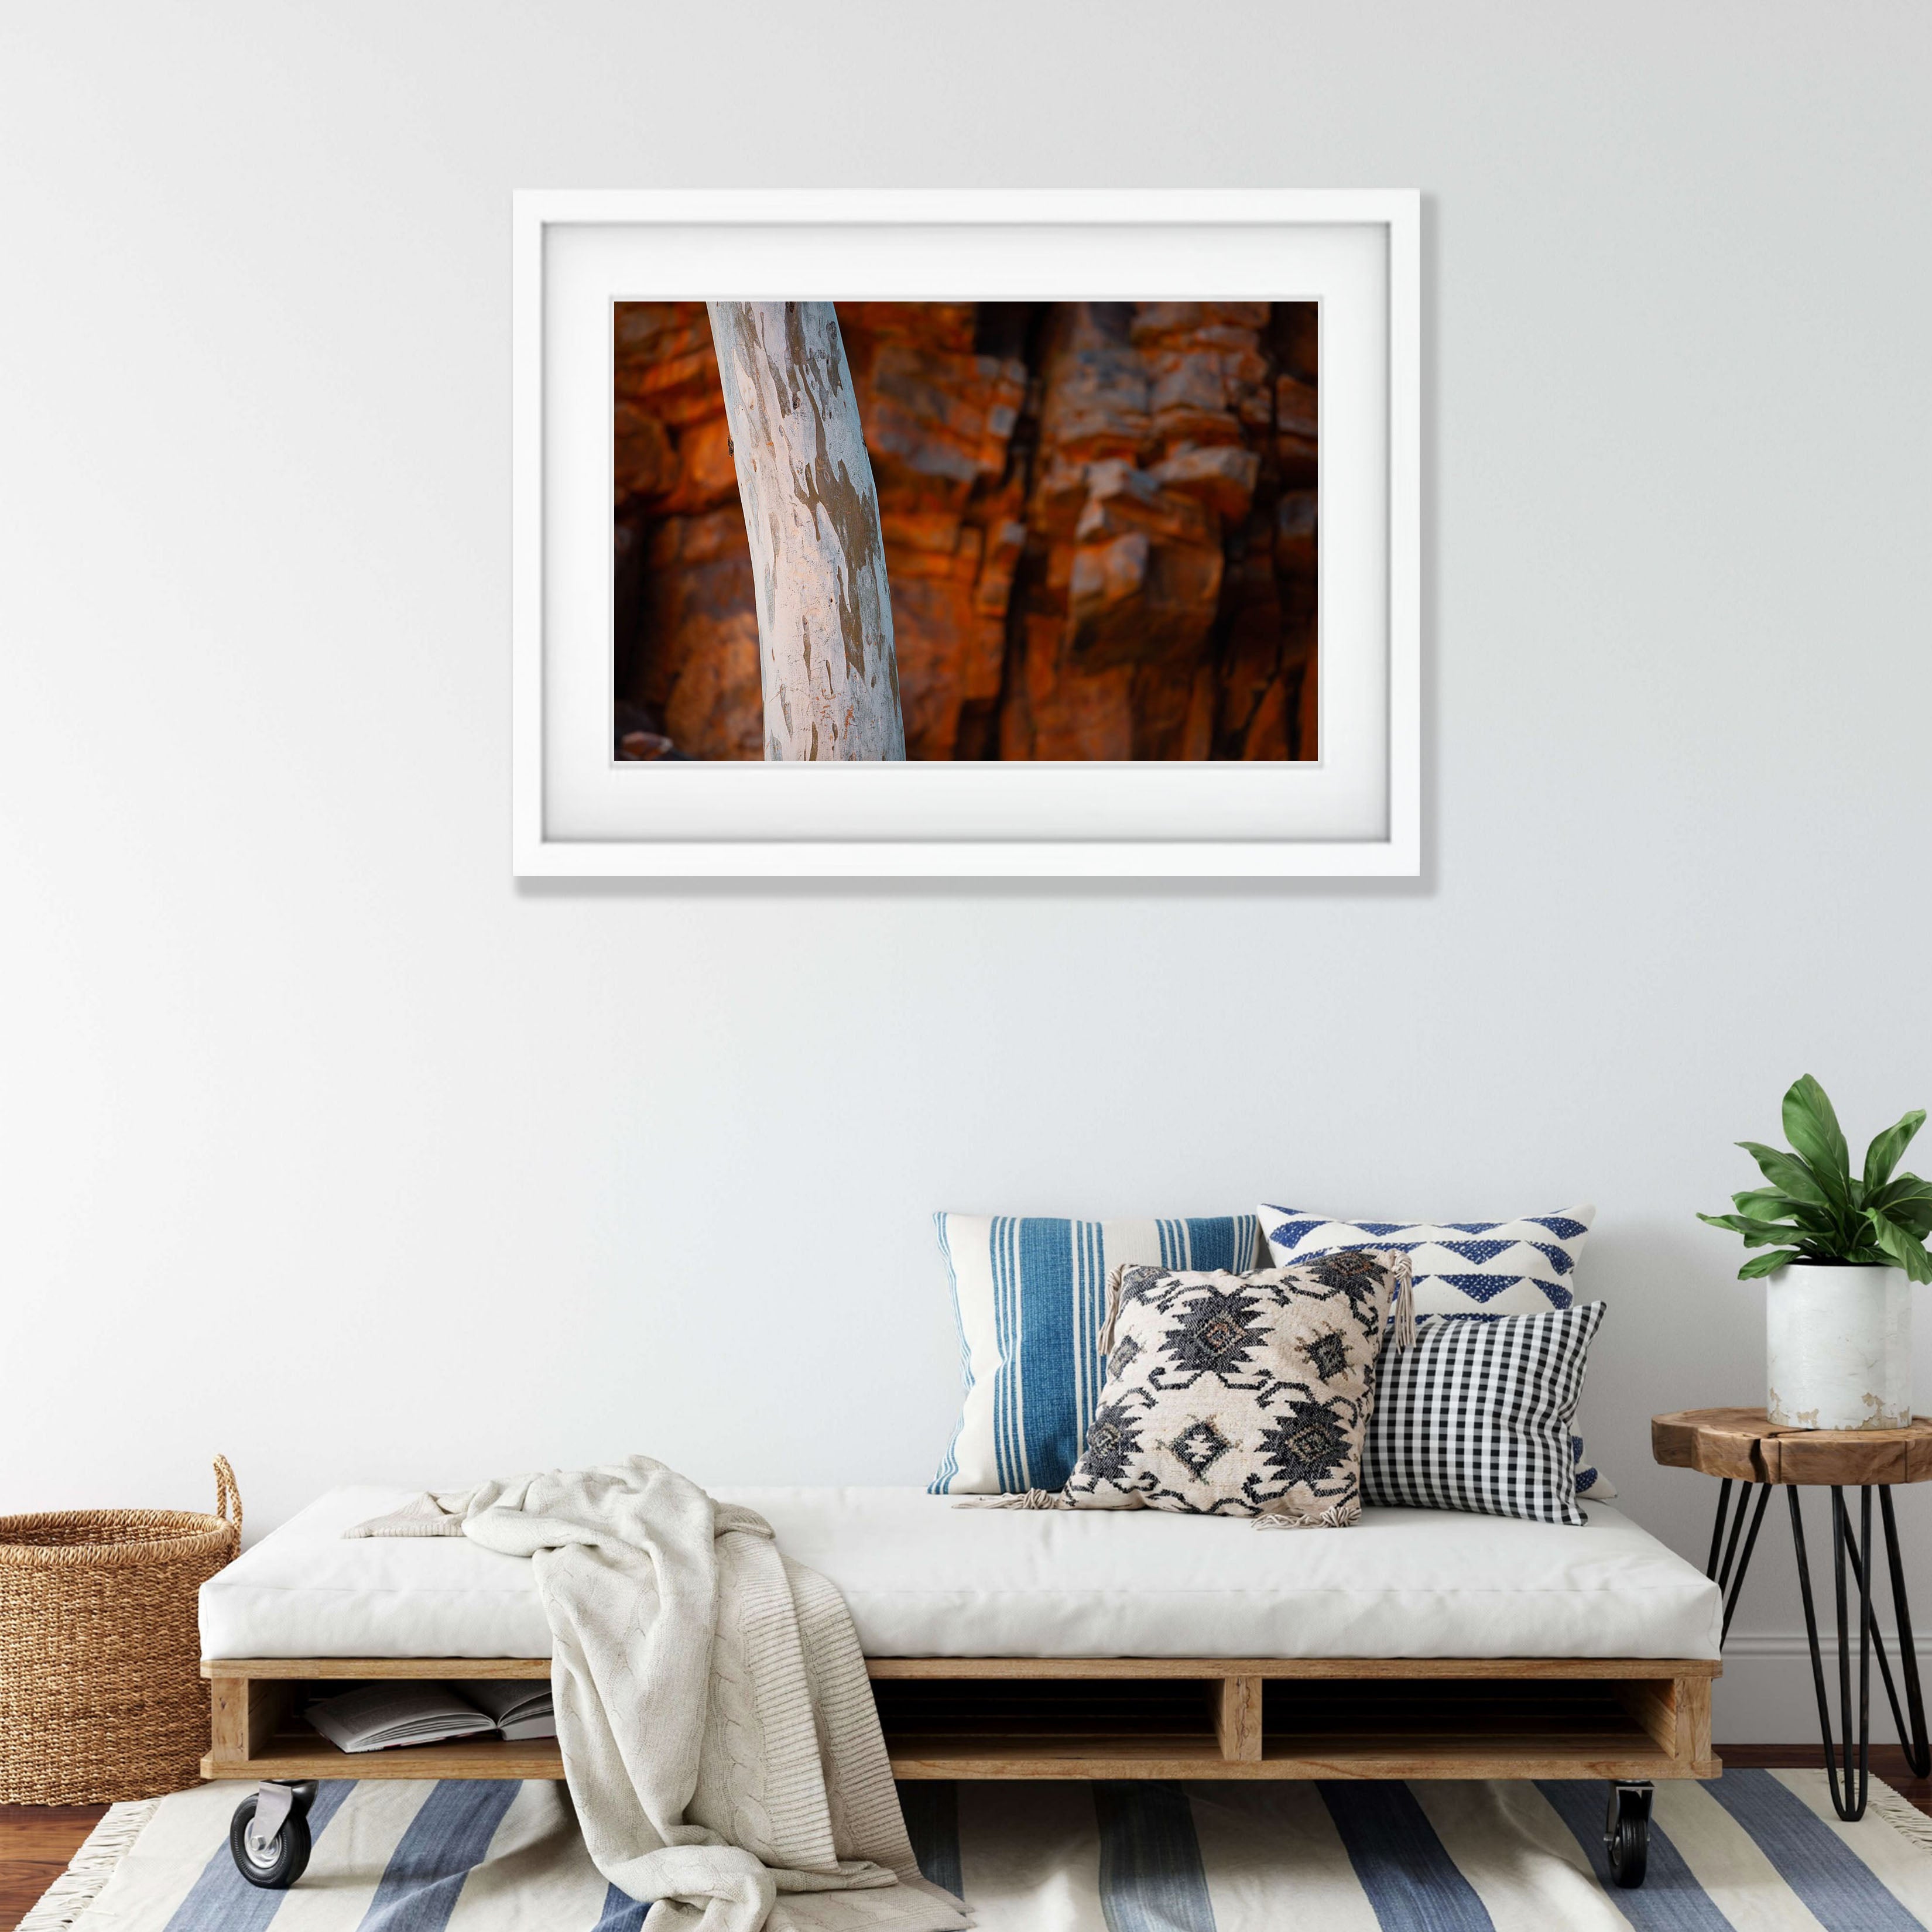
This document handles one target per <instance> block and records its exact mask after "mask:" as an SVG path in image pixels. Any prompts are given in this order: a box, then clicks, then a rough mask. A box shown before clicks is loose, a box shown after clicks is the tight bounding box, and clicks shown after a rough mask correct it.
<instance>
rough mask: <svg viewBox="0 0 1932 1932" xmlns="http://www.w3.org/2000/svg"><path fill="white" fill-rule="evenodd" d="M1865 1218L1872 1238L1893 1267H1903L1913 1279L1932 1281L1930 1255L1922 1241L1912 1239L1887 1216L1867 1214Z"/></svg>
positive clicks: (1931, 1260)
mask: <svg viewBox="0 0 1932 1932" xmlns="http://www.w3.org/2000/svg"><path fill="white" fill-rule="evenodd" d="M1865 1219H1866V1220H1867V1222H1868V1223H1870V1227H1871V1231H1872V1239H1873V1241H1875V1242H1876V1244H1877V1245H1878V1247H1879V1250H1880V1252H1881V1253H1882V1254H1883V1255H1884V1256H1885V1259H1887V1260H1888V1261H1889V1262H1891V1264H1892V1265H1893V1266H1894V1268H1903V1269H1904V1271H1905V1272H1906V1274H1907V1275H1908V1276H1909V1277H1910V1278H1911V1279H1912V1280H1914V1281H1932V1255H1928V1254H1927V1253H1926V1252H1925V1244H1924V1242H1923V1241H1915V1240H1913V1238H1912V1236H1911V1235H1909V1234H1907V1233H1906V1231H1905V1230H1904V1229H1903V1228H1901V1227H1900V1226H1899V1225H1898V1223H1897V1222H1896V1221H1894V1220H1891V1219H1890V1218H1889V1217H1888V1216H1885V1215H1883V1214H1867V1215H1866V1217H1865Z"/></svg>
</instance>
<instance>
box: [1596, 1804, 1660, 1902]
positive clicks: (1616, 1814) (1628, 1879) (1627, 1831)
mask: <svg viewBox="0 0 1932 1932" xmlns="http://www.w3.org/2000/svg"><path fill="white" fill-rule="evenodd" d="M1650 1796H1651V1794H1650V1791H1649V1787H1645V1786H1638V1787H1632V1786H1630V1785H1628V1784H1621V1785H1613V1786H1612V1787H1611V1789H1610V1815H1609V1817H1607V1818H1606V1819H1605V1820H1604V1855H1605V1856H1606V1857H1607V1858H1608V1859H1609V1861H1610V1876H1611V1877H1612V1878H1613V1879H1614V1880H1615V1881H1616V1883H1617V1885H1619V1887H1621V1888H1622V1889H1623V1890H1624V1891H1634V1889H1635V1888H1637V1886H1638V1885H1641V1884H1643V1875H1644V1870H1645V1868H1646V1867H1647V1866H1648V1865H1649V1863H1650Z"/></svg>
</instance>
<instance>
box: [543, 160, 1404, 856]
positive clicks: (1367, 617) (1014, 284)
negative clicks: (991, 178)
mask: <svg viewBox="0 0 1932 1932" xmlns="http://www.w3.org/2000/svg"><path fill="white" fill-rule="evenodd" d="M1262 295H1270V296H1272V297H1273V298H1274V299H1294V300H1302V299H1314V300H1317V301H1319V302H1321V303H1322V305H1323V313H1322V388H1321V404H1320V407H1321V409H1322V424H1321V430H1320V446H1321V449H1322V484H1321V488H1322V507H1321V517H1322V544H1321V547H1320V551H1319V558H1318V565H1317V567H1318V568H1319V571H1320V579H1319V600H1320V609H1321V613H1322V616H1321V622H1322V640H1321V655H1320V659H1319V664H1320V670H1319V676H1320V678H1321V679H1322V683H1321V686H1320V701H1321V703H1322V728H1321V733H1320V737H1319V743H1320V745H1321V748H1322V756H1321V757H1320V758H1319V759H1318V760H1313V761H1310V762H1307V763H1286V762H1282V763H1255V764H1247V765H1244V764H1239V763H1226V762H1218V763H1208V762H1202V763H1181V762H1178V761H1176V762H1169V763H1155V762H1152V761H1149V762H1145V763H1002V762H989V763H919V762H916V761H915V762H910V763H892V764H883V763H859V762H852V763H820V764H811V763H804V764H799V763H774V764H763V765H761V764H757V763H706V762H692V763H643V764H631V765H622V764H620V763H618V761H617V760H616V759H615V757H614V756H613V754H612V751H611V749H610V727H609V706H610V676H611V661H612V660H611V650H612V625H611V603H610V598H611V594H612V593H611V574H612V573H611V567H610V501H611V463H612V456H611V449H610V383H611V355H612V350H611V328H610V320H611V317H610V304H611V303H613V302H616V301H619V300H627V299H628V300H637V299H727V298H729V299H779V298H783V299H799V300H820V299H826V300H829V299H875V300H892V299H901V300H917V299H963V298H965V297H967V296H976V297H978V298H980V299H986V300H995V299H1028V298H1034V297H1038V298H1043V299H1046V298H1051V299H1072V298H1075V297H1081V298H1085V299H1110V300H1111V299H1135V300H1151V299H1241V298H1244V297H1247V296H1262ZM513 298H514V329H513V361H514V371H513V410H514V424H513V458H512V461H513V490H514V498H513V524H514V528H513V541H514V559H513V566H514V567H513V583H514V590H513V597H514V613H513V641H512V657H513V666H512V669H513V698H512V732H513V772H512V786H511V791H512V802H511V808H512V818H513V827H512V851H513V865H514V871H515V872H516V874H517V875H518V876H520V877H573V876H575V877H584V876H622V875H638V876H666V877H703V876H738V877H799V876H809V875H814V874H816V875H844V876H883V875H892V874H899V875H913V876H918V875H926V876H932V875H956V876H977V877H997V876H1048V877H1052V876H1058V877H1073V876H1080V875H1111V876H1117V877H1132V876H1144V877H1153V876H1168V877H1178V876H1210V877H1211V876H1223V877H1239V876H1270V875H1272V876H1284V877H1286V876H1326V877H1349V876H1355V877H1362V876H1370V877H1402V876H1412V875H1414V874H1417V873H1418V872H1419V871H1421V849H1422V824H1421V584H1420V568H1421V538H1420V529H1421V505H1420V491H1421V453H1420V443H1421V345H1420V337H1421V196H1420V195H1419V194H1418V193H1415V192H1414V191H1411V190H1366V191H1362V192H1348V191H1341V192H1334V191H1320V192H1305V193H1304V192H1287V191H1283V192H1253V191H1229V192H1222V191H1212V192H1193V191H1181V190H1176V191H1166V190H1160V191H1145V192H1143V191H1138V190H1136V191H1131V192H1111V191H1110V192H1066V193H1061V192H1052V193H1031V192H1007V191H999V192H980V191H972V192H951V191H931V192H929V191H906V192H891V193H874V192H865V193H847V192H836V191H825V192H815V191H784V192H772V193H747V192H737V191H724V190H720V191H716V192H637V193H631V192H622V191H620V192H601V191H598V192H575V191H551V190H544V191H532V192H525V193H519V194H517V196H515V198H514V248H513Z"/></svg>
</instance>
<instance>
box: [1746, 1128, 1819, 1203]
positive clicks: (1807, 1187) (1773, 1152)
mask: <svg viewBox="0 0 1932 1932" xmlns="http://www.w3.org/2000/svg"><path fill="white" fill-rule="evenodd" d="M1738 1145H1739V1147H1741V1148H1743V1149H1744V1151H1745V1153H1746V1154H1749V1155H1750V1156H1751V1159H1752V1160H1754V1161H1756V1162H1757V1165H1758V1171H1759V1172H1760V1173H1761V1174H1762V1175H1763V1176H1764V1178H1765V1179H1766V1180H1767V1181H1769V1182H1770V1183H1771V1184H1772V1187H1775V1188H1776V1189H1777V1190H1778V1191H1779V1192H1780V1193H1783V1194H1788V1195H1790V1196H1791V1198H1792V1199H1793V1200H1794V1201H1805V1202H1809V1203H1810V1204H1811V1205H1812V1206H1813V1207H1814V1208H1825V1207H1829V1205H1831V1199H1832V1197H1831V1196H1829V1195H1828V1194H1827V1193H1826V1192H1825V1190H1824V1189H1823V1187H1820V1185H1819V1184H1818V1178H1817V1175H1814V1173H1813V1172H1811V1169H1810V1168H1809V1167H1808V1166H1806V1165H1805V1163H1804V1162H1803V1161H1802V1160H1799V1158H1798V1157H1797V1156H1796V1154H1786V1153H1784V1151H1782V1150H1781V1149H1780V1148H1773V1147H1766V1145H1764V1143H1763V1142H1762V1141H1739V1142H1738Z"/></svg>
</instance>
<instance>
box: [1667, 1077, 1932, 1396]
mask: <svg viewBox="0 0 1932 1932" xmlns="http://www.w3.org/2000/svg"><path fill="white" fill-rule="evenodd" d="M1924 1123H1925V1112H1924V1109H1923V1108H1921V1109H1918V1112H1915V1113H1910V1114H1907V1115H1906V1116H1905V1118H1903V1120H1902V1121H1900V1122H1899V1123H1898V1124H1897V1126H1896V1127H1888V1128H1886V1129H1885V1132H1884V1133H1882V1134H1880V1135H1879V1136H1878V1137H1877V1138H1876V1139H1875V1140H1873V1142H1872V1144H1871V1145H1870V1147H1869V1148H1867V1149H1866V1150H1865V1160H1864V1174H1863V1175H1861V1176H1859V1175H1854V1174H1853V1173H1852V1166H1851V1155H1850V1153H1849V1150H1848V1149H1847V1148H1846V1145H1845V1136H1844V1133H1843V1130H1842V1129H1841V1127H1839V1125H1838V1115H1837V1113H1836V1112H1835V1111H1834V1109H1833V1108H1832V1103H1831V1101H1830V1100H1829V1098H1827V1097H1826V1092H1825V1090H1824V1088H1822V1087H1821V1086H1820V1085H1818V1083H1817V1081H1815V1080H1814V1079H1812V1077H1811V1075H1810V1074H1806V1075H1805V1076H1804V1078H1803V1079H1801V1080H1798V1081H1796V1082H1793V1085H1792V1088H1791V1091H1790V1092H1789V1093H1788V1094H1786V1095H1785V1097H1784V1136H1785V1139H1787V1140H1788V1141H1789V1142H1790V1143H1791V1146H1792V1148H1793V1151H1792V1152H1790V1153H1781V1152H1780V1151H1778V1149H1777V1148H1769V1147H1766V1146H1764V1145H1762V1144H1761V1143H1760V1142H1757V1141H1739V1142H1738V1145H1739V1147H1741V1148H1743V1149H1744V1151H1745V1153H1747V1154H1749V1155H1750V1156H1751V1158H1752V1160H1754V1161H1756V1162H1757V1164H1758V1168H1759V1170H1760V1172H1761V1173H1762V1174H1763V1176H1764V1178H1765V1180H1766V1181H1767V1182H1768V1183H1769V1185H1768V1186H1766V1187H1760V1188H1753V1189H1751V1190H1748V1191H1746V1192H1745V1193H1742V1194H1734V1195H1733V1196H1731V1201H1732V1205H1733V1206H1734V1207H1735V1208H1736V1210H1737V1212H1736V1214H1700V1215H1699V1216H1698V1217H1697V1218H1698V1220H1700V1221H1708V1222H1709V1223H1710V1224H1711V1226H1712V1227H1714V1228H1728V1229H1730V1230H1731V1232H1733V1234H1737V1235H1742V1236H1743V1237H1744V1241H1745V1247H1748V1248H1765V1249H1767V1250H1769V1252H1768V1253H1764V1254H1761V1255H1754V1256H1751V1259H1749V1260H1748V1261H1747V1262H1745V1265H1744V1266H1743V1267H1742V1268H1739V1271H1738V1279H1739V1280H1740V1281H1750V1280H1753V1279H1754V1278H1755V1277H1758V1276H1760V1275H1763V1276H1767V1277H1769V1280H1768V1281H1767V1283H1766V1290H1767V1293H1766V1303H1765V1358H1766V1364H1765V1365H1766V1383H1767V1391H1766V1402H1765V1407H1766V1411H1767V1412H1768V1413H1769V1415H1770V1418H1771V1420H1772V1422H1773V1423H1774V1424H1775V1425H1777V1426H1778V1427H1780V1428H1783V1429H1898V1428H1902V1427H1903V1426H1904V1425H1905V1424H1906V1423H1908V1422H1909V1421H1911V1419H1912V1301H1911V1289H1910V1284H1911V1283H1913V1282H1915V1281H1932V1255H1928V1254H1927V1253H1926V1250H1925V1238H1926V1236H1927V1235H1928V1234H1932V1182H1927V1181H1921V1180H1920V1179H1919V1178H1918V1175H1915V1174H1897V1173H1895V1172H1894V1169H1896V1168H1897V1166H1898V1163H1899V1160H1900V1157H1901V1156H1902V1155H1903V1154H1904V1152H1905V1150H1906V1147H1907V1146H1908V1145H1909V1144H1910V1142H1911V1140H1912V1136H1913V1135H1914V1134H1915V1133H1918V1130H1919V1129H1920V1128H1921V1127H1922V1126H1924Z"/></svg>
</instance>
